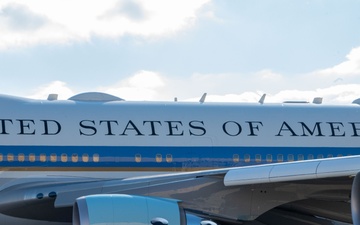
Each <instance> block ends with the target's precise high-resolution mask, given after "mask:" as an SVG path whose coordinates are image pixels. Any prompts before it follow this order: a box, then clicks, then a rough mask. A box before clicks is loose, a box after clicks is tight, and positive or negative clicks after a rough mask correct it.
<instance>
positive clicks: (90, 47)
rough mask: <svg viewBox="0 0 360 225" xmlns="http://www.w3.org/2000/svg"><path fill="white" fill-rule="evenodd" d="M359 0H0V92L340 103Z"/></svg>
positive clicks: (352, 93) (356, 43)
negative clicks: (316, 100) (263, 95)
mask: <svg viewBox="0 0 360 225" xmlns="http://www.w3.org/2000/svg"><path fill="white" fill-rule="evenodd" d="M359 9H360V0H346V1H337V0H336V1H335V0H304V1H294V0H290V1H289V0H273V1H266V0H237V1H231V0H191V1H183V0H182V1H178V0H172V1H167V0H151V1H149V0H107V1H99V0H93V1H85V0H71V1H68V0H65V1H64V0H61V1H60V0H52V1H48V0H1V1H0V79H1V82H0V93H1V94H8V95H17V96H22V97H29V98H37V99H46V98H47V96H48V94H51V93H56V94H58V95H59V99H67V98H69V97H71V96H73V95H75V94H78V93H82V92H105V93H108V94H112V95H116V96H118V97H121V98H123V99H125V100H136V101H142V100H147V101H158V100H159V101H173V100H174V98H175V97H177V99H178V100H179V101H198V100H199V99H200V97H201V96H202V94H203V93H207V94H208V95H207V98H206V101H218V102H229V101H230V102H257V101H258V100H259V99H260V97H261V95H262V94H264V93H266V94H267V97H266V99H265V102H282V101H286V100H306V101H312V99H313V98H315V97H323V99H324V100H323V102H324V103H329V104H349V103H351V102H352V101H353V100H355V99H357V98H360V13H359Z"/></svg>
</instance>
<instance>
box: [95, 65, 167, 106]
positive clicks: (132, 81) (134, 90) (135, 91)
mask: <svg viewBox="0 0 360 225" xmlns="http://www.w3.org/2000/svg"><path fill="white" fill-rule="evenodd" d="M165 82H166V81H165V78H163V77H162V76H161V75H160V74H158V73H156V72H151V71H139V72H138V73H136V74H134V75H132V76H130V77H129V78H127V79H124V80H122V81H120V82H119V83H117V84H114V85H112V86H109V87H100V88H98V91H101V92H105V93H109V94H113V95H116V96H119V97H121V98H123V99H126V100H163V98H161V95H162V94H163V93H164V87H165V85H166V83H165Z"/></svg>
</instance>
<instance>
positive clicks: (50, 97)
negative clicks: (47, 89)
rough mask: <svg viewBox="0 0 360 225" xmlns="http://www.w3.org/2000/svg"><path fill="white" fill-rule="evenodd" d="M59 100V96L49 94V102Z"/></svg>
mask: <svg viewBox="0 0 360 225" xmlns="http://www.w3.org/2000/svg"><path fill="white" fill-rule="evenodd" d="M57 99H58V94H49V95H48V98H47V100H48V101H55V100H57Z"/></svg>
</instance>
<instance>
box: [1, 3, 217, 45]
mask: <svg viewBox="0 0 360 225" xmlns="http://www.w3.org/2000/svg"><path fill="white" fill-rule="evenodd" d="M209 1H210V0H193V1H187V2H184V1H180V0H178V1H167V0H153V1H147V0H121V1H116V0H108V1H100V0H95V1H85V0H75V1H60V0H54V1H46V0H36V1H35V0H11V1H10V0H4V1H1V2H0V18H1V20H0V21H1V22H0V28H1V29H0V50H1V49H3V50H4V49H9V48H13V47H24V46H33V45H38V44H44V43H52V44H59V43H61V44H63V43H72V42H79V41H91V38H93V37H102V38H113V39H117V38H121V37H122V36H124V35H135V36H141V37H143V38H160V37H164V36H172V35H174V34H176V33H177V32H180V31H182V30H184V29H187V28H189V27H191V26H193V25H194V23H195V21H196V20H197V19H198V18H199V17H202V18H203V16H202V15H204V14H209V15H211V14H212V13H211V12H208V13H204V6H205V5H206V3H208V2H209ZM207 11H210V9H207ZM23 28H25V29H23Z"/></svg>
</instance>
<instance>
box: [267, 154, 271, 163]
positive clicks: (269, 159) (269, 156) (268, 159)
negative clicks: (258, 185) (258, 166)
mask: <svg viewBox="0 0 360 225" xmlns="http://www.w3.org/2000/svg"><path fill="white" fill-rule="evenodd" d="M266 162H269V163H270V162H272V155H271V154H267V155H266Z"/></svg>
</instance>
